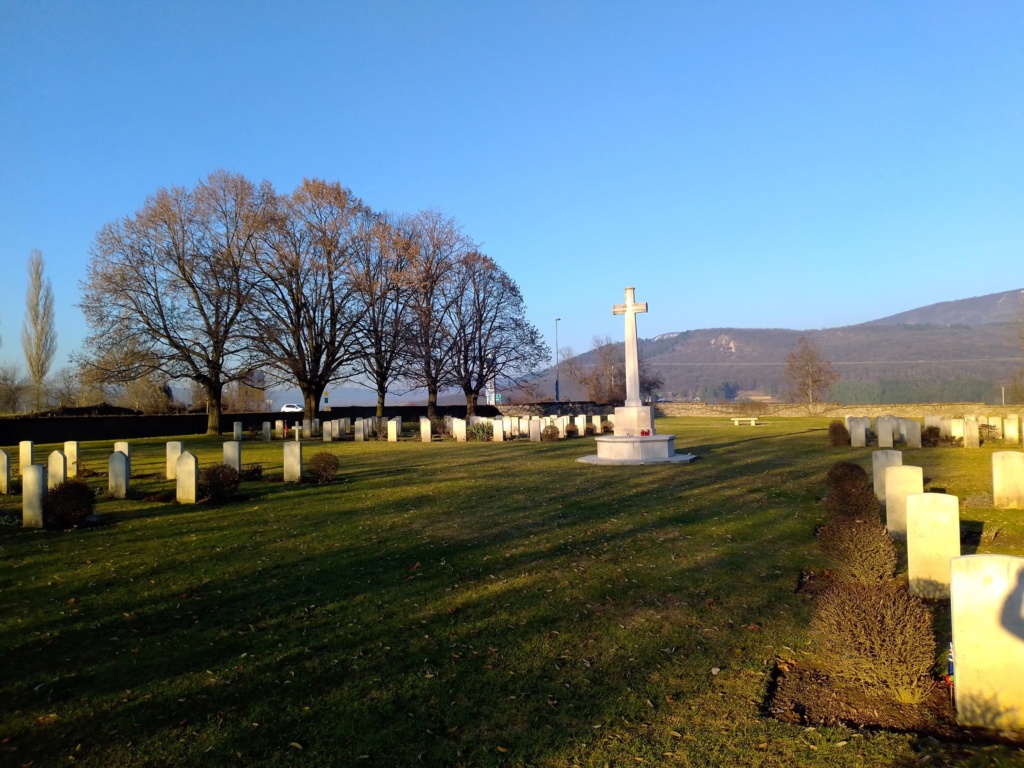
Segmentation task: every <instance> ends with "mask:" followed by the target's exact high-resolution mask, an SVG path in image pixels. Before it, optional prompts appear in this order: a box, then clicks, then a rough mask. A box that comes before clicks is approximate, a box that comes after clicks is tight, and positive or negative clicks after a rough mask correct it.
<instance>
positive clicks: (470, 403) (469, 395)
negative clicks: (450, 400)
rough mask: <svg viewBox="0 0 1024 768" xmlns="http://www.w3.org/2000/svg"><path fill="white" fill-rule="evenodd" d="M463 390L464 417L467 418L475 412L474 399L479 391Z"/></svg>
mask: <svg viewBox="0 0 1024 768" xmlns="http://www.w3.org/2000/svg"><path fill="white" fill-rule="evenodd" d="M463 392H465V394H466V418H467V419H468V418H469V417H470V416H472V415H474V414H475V413H476V399H477V397H478V396H479V393H477V392H466V391H465V390H463Z"/></svg>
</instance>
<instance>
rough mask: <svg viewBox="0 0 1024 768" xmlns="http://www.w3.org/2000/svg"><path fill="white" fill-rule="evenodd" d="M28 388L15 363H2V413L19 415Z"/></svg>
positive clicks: (0, 390)
mask: <svg viewBox="0 0 1024 768" xmlns="http://www.w3.org/2000/svg"><path fill="white" fill-rule="evenodd" d="M27 388H28V387H27V386H26V384H25V379H24V378H23V377H22V375H21V370H20V369H19V368H18V366H17V365H15V364H14V363H0V413H17V412H18V410H19V406H20V403H21V399H22V397H23V396H24V394H25V391H26V389H27Z"/></svg>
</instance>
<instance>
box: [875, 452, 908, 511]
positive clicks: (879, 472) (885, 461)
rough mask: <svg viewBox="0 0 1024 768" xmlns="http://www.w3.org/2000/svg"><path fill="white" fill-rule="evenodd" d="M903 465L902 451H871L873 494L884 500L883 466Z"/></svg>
mask: <svg viewBox="0 0 1024 768" xmlns="http://www.w3.org/2000/svg"><path fill="white" fill-rule="evenodd" d="M902 465H903V453H902V452H900V451H872V452H871V472H872V478H873V481H874V486H875V496H876V497H877V498H878V500H879V501H885V468H886V467H900V466H902Z"/></svg>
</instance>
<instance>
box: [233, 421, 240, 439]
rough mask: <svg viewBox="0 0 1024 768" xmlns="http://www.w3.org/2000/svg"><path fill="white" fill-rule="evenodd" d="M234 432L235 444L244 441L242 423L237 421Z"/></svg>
mask: <svg viewBox="0 0 1024 768" xmlns="http://www.w3.org/2000/svg"><path fill="white" fill-rule="evenodd" d="M232 432H233V435H234V440H235V442H238V441H240V440H241V439H242V422H240V421H236V422H235V423H234V429H233V431H232Z"/></svg>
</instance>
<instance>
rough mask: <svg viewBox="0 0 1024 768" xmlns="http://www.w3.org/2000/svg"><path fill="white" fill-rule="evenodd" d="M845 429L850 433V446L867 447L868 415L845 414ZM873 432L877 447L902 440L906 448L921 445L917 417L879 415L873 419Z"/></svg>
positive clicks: (869, 426) (886, 446)
mask: <svg viewBox="0 0 1024 768" xmlns="http://www.w3.org/2000/svg"><path fill="white" fill-rule="evenodd" d="M846 429H847V430H848V431H849V433H850V445H851V447H853V448H865V447H867V444H868V442H867V435H868V432H869V431H870V430H871V429H872V424H871V418H870V417H869V416H847V417H846ZM874 432H875V436H876V437H877V439H878V447H879V448H892V447H893V445H895V443H896V442H897V441H902V442H903V443H904V444H905V445H906V447H907V448H920V447H921V422H919V421H918V420H917V419H901V418H897V417H896V416H889V415H886V416H879V417H877V418H876V419H875V423H874Z"/></svg>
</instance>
